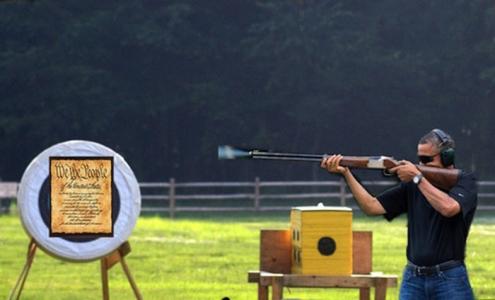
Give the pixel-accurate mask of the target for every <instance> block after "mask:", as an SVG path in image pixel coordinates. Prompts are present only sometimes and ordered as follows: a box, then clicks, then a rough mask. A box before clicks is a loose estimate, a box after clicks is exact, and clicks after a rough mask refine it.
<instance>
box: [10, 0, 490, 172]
mask: <svg viewBox="0 0 495 300" xmlns="http://www.w3.org/2000/svg"><path fill="white" fill-rule="evenodd" d="M494 34H495V7H494V5H493V2H491V1H486V0H474V1H467V0H450V1H445V0H432V1H422V0H421V1H406V0H378V1H358V0H345V1H338V0H333V1H331V0H290V1H248V0H236V1H231V0H215V1H194V0H180V1H175V0H167V1H158V0H120V1H104V2H102V1H96V0H85V1H77V0H66V1H49V0H37V1H29V2H24V1H10V2H4V3H1V4H0V41H2V42H1V43H0V57H1V59H0V141H1V143H0V153H1V154H2V155H1V157H0V178H1V179H2V180H19V179H20V178H21V176H22V172H23V171H24V169H25V168H26V166H27V165H28V164H29V162H30V161H31V160H32V159H33V158H34V157H35V156H36V155H37V154H38V153H40V152H41V151H42V150H44V149H45V148H47V147H49V146H51V145H53V144H55V143H58V142H62V141H66V140H72V139H85V140H91V141H95V142H99V143H102V144H104V145H106V146H108V147H110V148H112V149H114V150H115V151H117V152H119V153H121V154H122V155H123V156H124V158H125V159H126V160H127V162H128V163H129V164H130V165H131V167H132V168H133V170H134V172H135V173H136V175H137V177H138V179H139V180H140V181H160V180H168V178H169V177H175V178H177V179H178V180H230V179H233V180H238V179H252V178H253V177H255V176H260V177H262V178H264V179H282V180H291V179H322V178H328V177H327V176H328V175H327V174H325V173H324V172H322V171H320V170H319V167H318V165H317V164H316V165H309V164H308V165H307V164H300V163H279V162H246V161H232V162H228V161H225V162H224V161H218V160H217V157H216V149H217V146H218V145H220V144H233V145H237V146H244V147H260V148H265V149H273V150H283V151H287V152H308V153H343V154H347V155H392V156H395V157H396V158H401V159H402V158H405V159H409V160H413V161H415V160H416V158H415V154H416V144H417V141H418V140H419V138H420V137H421V136H422V135H423V134H424V133H426V132H427V131H429V130H430V129H432V128H435V127H439V128H442V129H444V130H445V131H447V132H448V133H450V134H451V135H452V136H453V137H454V139H455V140H456V142H457V165H458V166H459V167H460V168H463V169H468V170H475V171H476V172H477V173H478V175H479V177H483V178H488V177H490V176H493V173H494V172H493V170H494V167H495V162H494V161H493V160H492V159H491V158H492V156H493V149H495V147H494V146H495V142H494V139H493V138H492V137H493V136H494V133H495V132H494V131H495V130H494V129H495V128H494V122H493V121H492V119H491V114H492V112H493V111H494V109H493V108H494V105H493V98H494V94H495V40H494Z"/></svg>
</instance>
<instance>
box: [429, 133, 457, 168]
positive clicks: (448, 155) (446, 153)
mask: <svg viewBox="0 0 495 300" xmlns="http://www.w3.org/2000/svg"><path fill="white" fill-rule="evenodd" d="M432 132H433V133H434V134H435V135H436V136H437V137H438V138H439V139H440V148H441V149H442V151H440V159H441V160H442V165H443V166H444V167H448V166H451V165H453V164H454V159H455V150H454V148H452V147H450V146H448V147H444V146H445V144H447V143H448V142H450V138H449V136H448V135H447V134H446V133H445V132H443V130H441V129H433V130H432Z"/></svg>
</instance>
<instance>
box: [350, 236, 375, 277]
mask: <svg viewBox="0 0 495 300" xmlns="http://www.w3.org/2000/svg"><path fill="white" fill-rule="evenodd" d="M372 243H373V233H372V232H371V231H353V232H352V273H353V274H369V273H371V270H372V266H373V262H372V258H373V254H372V249H373V244H372Z"/></svg>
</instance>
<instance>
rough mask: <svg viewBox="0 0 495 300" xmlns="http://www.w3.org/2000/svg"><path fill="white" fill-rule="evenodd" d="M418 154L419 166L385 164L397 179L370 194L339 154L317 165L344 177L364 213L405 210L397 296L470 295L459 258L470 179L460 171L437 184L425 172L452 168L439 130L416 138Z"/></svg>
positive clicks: (471, 201)
mask: <svg viewBox="0 0 495 300" xmlns="http://www.w3.org/2000/svg"><path fill="white" fill-rule="evenodd" d="M418 158H419V161H420V165H419V166H417V165H414V164H412V163H411V162H409V161H400V162H399V164H397V165H396V166H394V167H392V168H390V169H389V171H390V172H392V173H395V174H397V176H398V177H399V179H400V180H401V183H400V184H399V185H397V186H395V187H393V188H391V189H389V190H387V191H385V192H383V193H382V194H380V195H378V196H376V197H374V196H372V195H371V194H369V193H368V191H366V189H364V187H363V186H362V185H361V184H360V183H359V182H358V181H357V180H356V178H355V177H354V176H353V175H352V172H351V170H350V169H349V166H350V165H349V164H348V162H347V160H346V159H345V157H343V156H341V155H331V156H328V157H325V158H324V159H322V161H321V167H322V168H324V169H326V170H328V171H329V172H332V173H338V174H342V176H344V178H345V180H346V182H347V184H348V186H349V188H350V190H351V192H352V194H353V195H354V198H355V199H356V201H357V203H358V204H359V206H360V207H361V209H362V210H363V211H364V212H365V213H366V214H367V215H383V216H384V217H385V218H386V219H387V220H389V221H391V220H392V219H394V218H395V217H397V216H399V215H401V214H403V213H407V220H408V226H407V228H408V234H407V259H408V263H407V265H406V267H405V270H404V273H403V278H402V284H401V289H400V299H448V300H454V299H473V298H474V297H473V292H472V289H471V285H470V283H469V279H468V274H467V271H466V267H465V264H464V258H465V249H466V240H467V237H468V233H469V227H470V225H471V222H472V220H473V217H474V213H475V210H476V205H477V186H476V179H475V177H474V176H473V174H470V173H465V172H460V173H459V174H458V176H456V177H458V178H457V180H455V181H454V182H453V184H447V185H445V184H443V185H439V184H438V182H437V183H434V180H433V179H432V178H431V176H427V175H428V171H429V168H434V169H437V170H444V171H450V170H453V169H454V140H453V139H452V138H451V137H450V136H449V135H448V134H446V133H445V132H444V131H442V130H440V129H433V130H432V131H431V132H429V133H427V134H426V135H425V136H423V137H422V138H421V139H420V140H419V144H418ZM425 167H427V168H428V169H425ZM425 170H426V171H427V172H425ZM430 175H431V174H430ZM451 183H452V182H451Z"/></svg>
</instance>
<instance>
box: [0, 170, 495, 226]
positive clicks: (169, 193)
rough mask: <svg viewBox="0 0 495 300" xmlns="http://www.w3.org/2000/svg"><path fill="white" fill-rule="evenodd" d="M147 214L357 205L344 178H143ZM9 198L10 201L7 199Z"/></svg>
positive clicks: (488, 198) (6, 190)
mask: <svg viewBox="0 0 495 300" xmlns="http://www.w3.org/2000/svg"><path fill="white" fill-rule="evenodd" d="M362 184H363V185H364V186H366V188H368V189H375V190H377V191H381V190H384V189H386V188H388V187H391V186H393V185H394V184H396V182H395V181H363V182H362ZM478 185H479V193H478V199H479V205H478V210H495V181H479V182H478ZM139 186H140V188H141V197H142V204H141V206H142V211H143V212H144V213H147V212H151V213H154V212H156V213H163V212H165V213H168V214H169V216H170V217H172V218H173V217H174V216H175V214H176V213H177V212H213V211H216V212H222V211H223V212H228V211H254V212H260V211H286V210H289V209H290V208H291V207H292V206H296V205H297V206H298V205H315V204H317V203H318V202H323V203H324V204H325V205H333V206H335V205H340V206H351V207H354V208H357V207H356V204H355V202H354V201H353V200H351V201H349V199H351V198H353V196H352V194H351V193H350V192H349V190H348V188H347V185H346V184H345V182H344V181H343V180H340V181H261V180H260V179H259V178H255V180H254V181H250V182H176V181H175V179H173V178H171V179H170V180H169V181H168V182H143V183H140V184H139ZM17 188H18V183H16V182H0V213H1V212H2V210H3V211H4V212H6V211H8V205H6V203H10V200H11V199H12V198H15V197H16V193H17ZM6 199H7V200H6Z"/></svg>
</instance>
